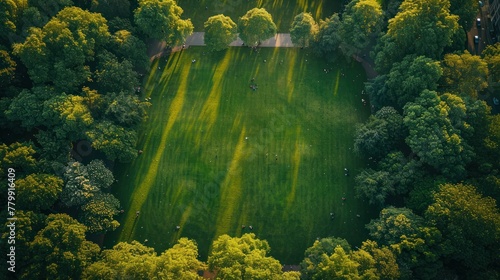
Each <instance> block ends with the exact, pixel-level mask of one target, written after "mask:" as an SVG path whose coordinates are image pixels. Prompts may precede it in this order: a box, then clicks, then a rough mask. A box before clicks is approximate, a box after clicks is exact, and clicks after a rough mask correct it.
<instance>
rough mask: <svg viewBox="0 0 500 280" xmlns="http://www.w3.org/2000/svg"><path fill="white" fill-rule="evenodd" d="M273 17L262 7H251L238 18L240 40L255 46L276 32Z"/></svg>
mask: <svg viewBox="0 0 500 280" xmlns="http://www.w3.org/2000/svg"><path fill="white" fill-rule="evenodd" d="M276 30H277V28H276V24H274V21H273V17H272V16H271V14H270V13H268V12H267V11H266V9H264V8H253V9H251V10H250V11H248V12H247V13H246V14H245V15H243V16H242V17H240V19H239V20H238V32H239V36H240V38H241V40H243V42H245V44H246V45H248V46H257V45H258V44H259V43H260V42H261V41H264V40H267V39H269V38H271V37H273V36H274V35H275V34H276Z"/></svg>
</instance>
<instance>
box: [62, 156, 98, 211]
mask: <svg viewBox="0 0 500 280" xmlns="http://www.w3.org/2000/svg"><path fill="white" fill-rule="evenodd" d="M88 176H89V175H88V172H87V169H86V168H85V166H84V165H83V164H81V163H79V162H77V161H74V162H69V163H68V166H67V167H66V170H65V172H64V181H65V186H64V189H63V191H62V193H61V200H62V202H63V203H64V204H65V205H66V206H68V207H72V206H80V205H83V204H85V203H87V202H88V201H90V199H92V198H93V197H94V195H96V194H98V193H99V191H100V190H99V188H98V187H97V186H95V185H92V184H91V183H90V180H89V179H88Z"/></svg>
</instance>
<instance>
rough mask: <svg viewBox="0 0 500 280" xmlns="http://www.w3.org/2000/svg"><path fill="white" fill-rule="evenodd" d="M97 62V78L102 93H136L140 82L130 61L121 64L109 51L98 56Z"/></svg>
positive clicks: (98, 87) (123, 61)
mask: <svg viewBox="0 0 500 280" xmlns="http://www.w3.org/2000/svg"><path fill="white" fill-rule="evenodd" d="M97 60H98V63H97V70H96V72H95V76H96V82H97V89H98V90H99V91H100V92H101V93H108V92H122V91H123V92H127V93H130V94H132V93H133V92H134V88H135V87H136V86H137V85H138V84H139V80H138V79H137V73H136V72H135V71H134V70H133V65H132V63H131V62H130V61H128V60H126V59H124V60H122V61H121V62H120V61H118V59H117V57H116V56H115V55H113V54H112V53H110V52H107V51H104V52H103V53H101V54H100V55H98V56H97Z"/></svg>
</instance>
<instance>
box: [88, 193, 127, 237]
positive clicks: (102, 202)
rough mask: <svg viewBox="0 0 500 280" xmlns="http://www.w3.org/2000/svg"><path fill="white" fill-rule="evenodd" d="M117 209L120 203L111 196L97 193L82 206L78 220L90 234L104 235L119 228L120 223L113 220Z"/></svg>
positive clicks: (117, 211)
mask: <svg viewBox="0 0 500 280" xmlns="http://www.w3.org/2000/svg"><path fill="white" fill-rule="evenodd" d="M119 208H120V201H118V199H116V198H115V197H114V196H113V195H112V194H109V193H101V192H99V193H96V194H95V195H94V196H93V197H92V198H91V199H90V200H89V201H88V202H87V203H86V204H84V205H82V207H81V210H82V212H80V218H79V220H80V222H81V223H82V224H84V225H85V226H87V229H88V231H89V232H90V233H96V232H99V233H106V232H107V231H112V230H115V229H116V228H118V227H119V226H120V223H119V222H118V221H116V220H114V216H116V215H117V214H118V213H119V210H118V209H119Z"/></svg>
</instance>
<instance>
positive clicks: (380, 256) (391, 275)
mask: <svg viewBox="0 0 500 280" xmlns="http://www.w3.org/2000/svg"><path fill="white" fill-rule="evenodd" d="M351 257H352V259H353V260H354V261H356V262H358V263H359V267H358V270H359V272H360V274H361V275H373V276H372V277H371V278H370V279H376V278H380V279H399V276H400V273H399V266H398V264H397V263H396V255H395V254H394V253H393V252H392V251H391V249H390V248H388V247H385V246H379V245H378V244H377V242H375V241H372V240H367V241H364V242H363V243H362V244H361V248H359V249H358V250H356V251H354V252H352V254H351Z"/></svg>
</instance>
